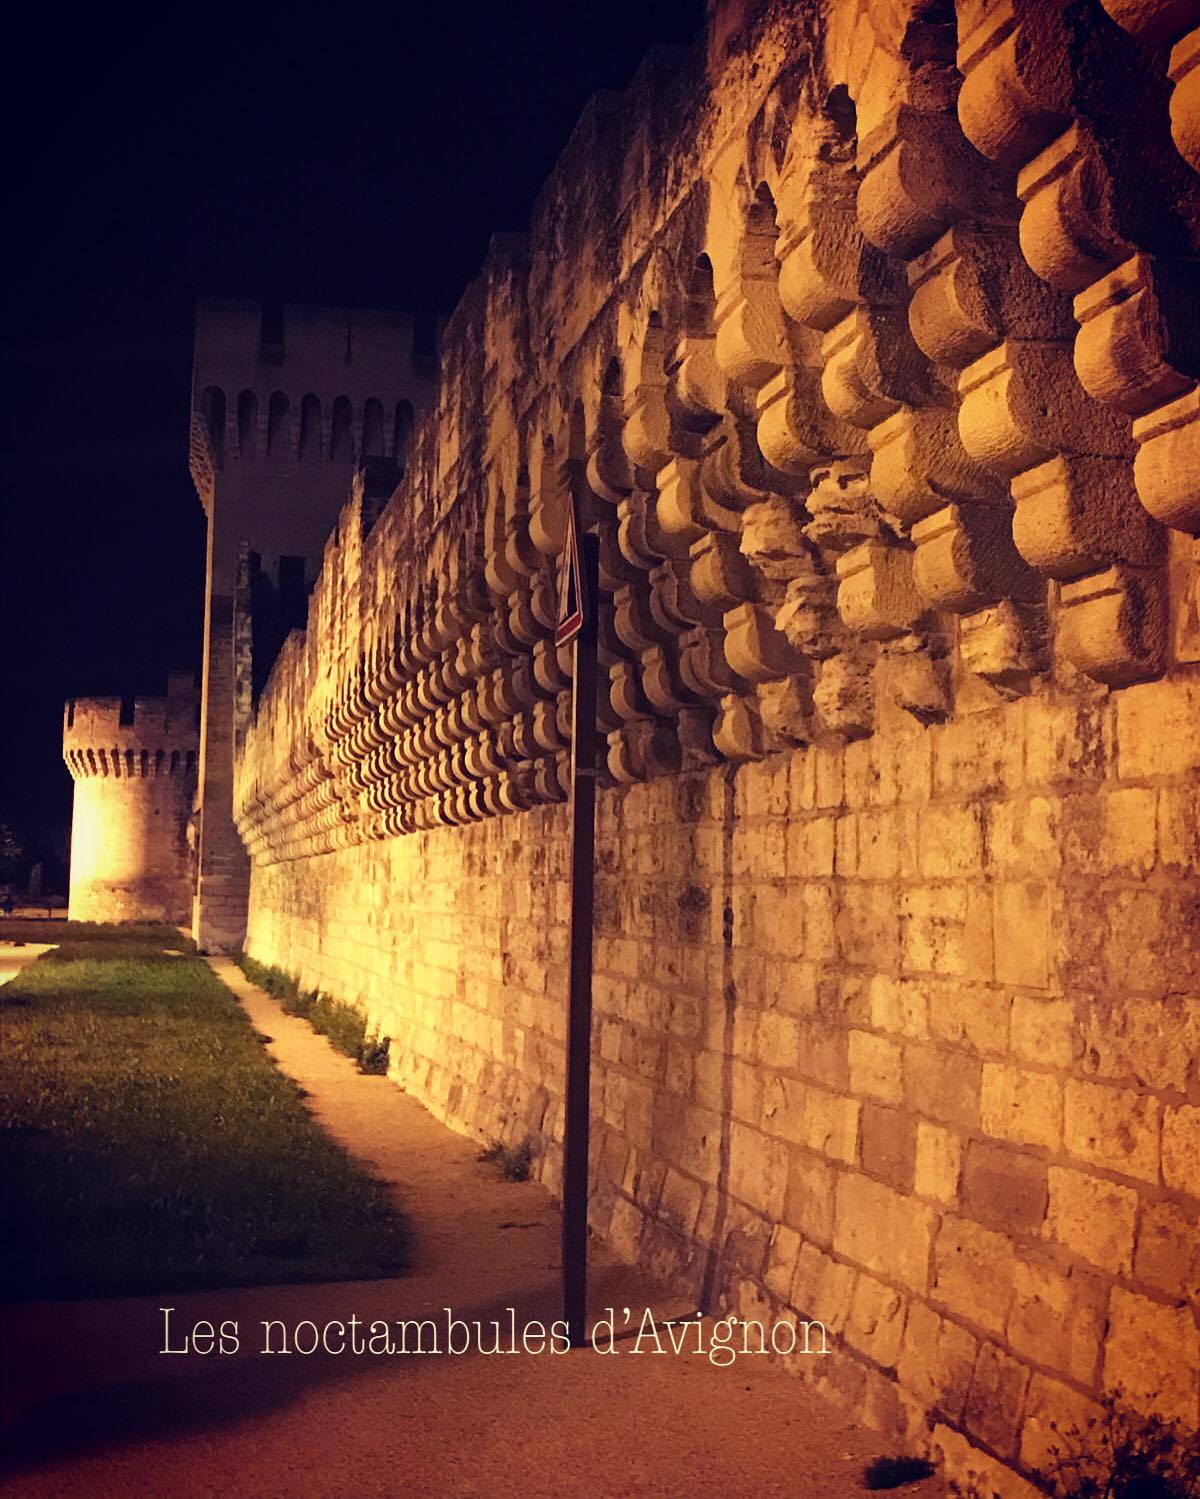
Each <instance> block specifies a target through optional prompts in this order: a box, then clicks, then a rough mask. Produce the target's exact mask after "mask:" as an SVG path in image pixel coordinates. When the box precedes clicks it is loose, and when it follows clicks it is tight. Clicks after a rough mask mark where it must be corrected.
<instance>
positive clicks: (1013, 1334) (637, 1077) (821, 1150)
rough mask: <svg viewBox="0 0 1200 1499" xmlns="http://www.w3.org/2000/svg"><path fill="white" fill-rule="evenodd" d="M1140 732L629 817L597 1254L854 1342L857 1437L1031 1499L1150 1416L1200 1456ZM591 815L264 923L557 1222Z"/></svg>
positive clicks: (606, 992) (694, 796) (718, 785)
mask: <svg viewBox="0 0 1200 1499" xmlns="http://www.w3.org/2000/svg"><path fill="white" fill-rule="evenodd" d="M1129 691H1130V693H1131V694H1133V698H1134V701H1135V702H1137V711H1138V712H1139V713H1140V712H1152V711H1153V712H1158V713H1161V714H1162V715H1164V717H1169V716H1170V715H1172V714H1174V713H1176V712H1178V711H1180V710H1181V709H1184V708H1185V707H1186V705H1187V703H1188V701H1189V699H1191V700H1193V706H1194V696H1195V689H1194V688H1193V687H1192V686H1190V685H1189V684H1186V683H1181V684H1178V685H1176V684H1152V685H1148V686H1144V687H1135V688H1131V689H1129ZM1123 711H1124V709H1123V705H1122V707H1118V706H1117V704H1115V703H1113V702H1112V701H1111V700H1110V701H1109V702H1107V703H1104V704H1101V705H1095V704H1081V703H1078V702H1071V701H1055V700H1054V698H1053V697H1052V696H1051V695H1049V694H1047V695H1046V696H1035V697H1030V698H1028V699H1026V700H1024V701H1020V702H1016V703H1011V704H1005V705H997V706H994V707H992V708H990V709H988V710H984V711H981V712H979V713H976V714H973V715H971V716H969V717H967V718H965V719H963V720H962V721H960V722H956V723H953V724H944V725H933V726H930V727H927V728H922V727H920V726H918V725H914V724H911V723H910V724H904V723H902V722H900V721H897V722H895V723H894V724H893V725H892V726H891V731H890V732H887V733H881V734H877V735H876V736H875V737H874V738H872V739H870V740H861V741H858V742H856V743H854V744H850V745H847V746H845V747H844V748H841V749H832V750H831V749H824V748H809V749H802V750H795V751H793V752H791V753H787V754H780V755H777V756H773V757H769V758H767V759H765V760H763V761H762V762H760V763H753V764H746V765H742V766H740V767H738V768H736V769H735V768H733V767H724V768H720V769H714V770H711V771H708V772H702V773H695V774H692V775H687V776H681V777H677V778H672V779H662V780H656V781H653V782H650V783H647V784H643V785H635V786H629V787H627V788H612V789H610V790H608V791H607V792H605V793H604V794H603V795H602V797H601V802H600V811H599V843H598V861H599V870H600V873H599V878H598V900H597V942H596V963H597V973H596V982H595V993H596V1016H595V1046H596V1058H595V1063H594V1067H595V1072H594V1083H593V1114H594V1119H595V1142H594V1170H595V1174H596V1182H595V1191H594V1196H593V1204H592V1221H593V1227H594V1228H595V1230H596V1231H597V1232H599V1233H600V1234H602V1235H603V1236H604V1237H606V1238H607V1239H609V1240H610V1242H612V1243H613V1244H614V1245H616V1247H617V1248H618V1249H619V1250H620V1251H621V1252H622V1253H623V1254H625V1255H626V1256H628V1257H629V1258H631V1259H639V1260H641V1261H643V1262H644V1263H646V1264H647V1265H648V1266H650V1267H652V1268H653V1269H654V1270H656V1271H657V1272H658V1273H660V1274H664V1275H666V1276H668V1277H669V1278H670V1279H671V1280H672V1281H674V1282H675V1283H677V1284H680V1285H684V1286H686V1287H688V1289H689V1290H692V1291H694V1292H695V1294H696V1295H697V1296H703V1297H705V1299H706V1300H707V1301H708V1302H709V1304H712V1305H715V1304H717V1303H718V1302H719V1303H720V1304H722V1305H724V1306H727V1307H730V1308H734V1309H736V1310H739V1311H740V1312H741V1313H742V1314H743V1315H746V1316H752V1315H761V1314H762V1311H763V1310H764V1309H768V1310H770V1311H771V1312H772V1313H775V1314H779V1315H783V1314H785V1313H787V1312H788V1311H789V1310H790V1311H793V1312H795V1313H798V1314H800V1315H803V1316H806V1317H813V1318H819V1319H821V1320H823V1321H825V1322H826V1323H827V1325H828V1326H829V1328H830V1330H831V1332H832V1333H835V1334H836V1335H837V1337H838V1340H839V1357H838V1358H837V1359H836V1360H830V1361H829V1363H830V1367H829V1368H828V1370H826V1369H822V1371H821V1373H822V1376H823V1377H824V1379H826V1380H828V1381H832V1382H833V1383H834V1384H835V1385H838V1386H841V1387H842V1389H841V1393H842V1394H843V1396H844V1397H845V1398H847V1399H849V1400H851V1401H857V1402H862V1401H868V1402H869V1408H870V1409H871V1410H872V1411H874V1412H875V1413H876V1414H877V1415H878V1417H879V1418H880V1419H881V1420H886V1421H889V1422H896V1423H899V1424H901V1425H904V1426H906V1427H907V1428H908V1430H909V1433H910V1434H911V1435H917V1436H919V1435H920V1433H921V1432H922V1431H923V1430H924V1428H925V1425H926V1423H927V1421H928V1418H929V1417H930V1415H931V1414H938V1415H940V1416H941V1417H942V1418H943V1419H944V1420H946V1421H947V1422H949V1423H950V1424H951V1425H953V1426H954V1427H955V1428H956V1429H958V1430H961V1431H962V1432H963V1433H964V1434H965V1435H966V1436H967V1438H968V1439H969V1440H970V1441H971V1442H972V1443H973V1444H975V1445H977V1446H980V1447H982V1448H983V1449H984V1450H985V1451H987V1452H988V1453H991V1454H993V1455H994V1456H995V1457H996V1458H998V1459H999V1460H1001V1461H1003V1462H1004V1463H1005V1464H1006V1465H1007V1466H1012V1467H1016V1468H1020V1467H1021V1465H1022V1463H1023V1462H1024V1461H1025V1460H1029V1461H1031V1462H1032V1460H1033V1457H1034V1456H1036V1454H1037V1453H1039V1452H1041V1451H1042V1450H1043V1448H1042V1446H1041V1445H1039V1444H1041V1443H1042V1439H1043V1436H1044V1433H1045V1430H1046V1420H1047V1412H1049V1413H1051V1415H1053V1414H1057V1415H1059V1416H1060V1417H1063V1416H1064V1415H1065V1414H1066V1413H1068V1412H1070V1413H1072V1414H1075V1413H1078V1412H1079V1411H1092V1412H1093V1413H1094V1405H1095V1402H1096V1401H1097V1400H1098V1398H1099V1397H1100V1396H1101V1394H1102V1393H1103V1392H1104V1391H1106V1390H1110V1389H1114V1388H1117V1387H1119V1388H1121V1389H1124V1390H1125V1391H1126V1392H1127V1393H1131V1394H1133V1395H1134V1396H1135V1398H1138V1399H1140V1400H1142V1401H1144V1402H1145V1403H1146V1404H1147V1405H1148V1406H1149V1405H1153V1406H1155V1407H1156V1408H1159V1409H1161V1410H1163V1411H1164V1412H1165V1413H1169V1414H1170V1415H1172V1416H1178V1417H1182V1418H1184V1419H1185V1420H1187V1421H1189V1422H1192V1423H1194V1422H1195V1421H1196V1419H1197V1371H1198V1368H1200V1343H1198V1334H1197V1328H1196V1321H1195V1310H1196V1305H1197V1294H1198V1292H1200V1274H1198V1265H1200V1261H1198V1259H1197V1247H1196V1246H1197V1232H1196V1194H1197V1185H1198V1184H1197V1180H1196V1177H1195V1168H1194V1160H1195V1157H1196V1149H1195V1144H1196V1138H1197V1136H1196V1130H1197V1123H1196V1121H1197V1119H1198V1118H1200V1110H1198V1109H1197V1108H1196V1107H1195V1102H1194V1101H1195V1099H1196V1098H1197V1096H1198V1095H1197V1084H1198V1082H1200V1078H1198V1077H1197V1072H1196V1065H1197V1057H1198V1056H1200V954H1198V952H1197V944H1196V940H1195V925H1194V916H1193V915H1192V914H1191V911H1190V904H1191V903H1194V902H1195V900H1196V888H1195V885H1194V883H1192V882H1191V881H1190V880H1189V878H1188V877H1187V876H1186V875H1184V874H1182V873H1181V872H1180V871H1179V870H1178V869H1177V868H1175V867H1174V866H1173V864H1172V862H1171V860H1170V859H1169V858H1164V857H1163V851H1162V848H1161V844H1160V842H1159V840H1160V836H1161V832H1160V830H1161V829H1162V827H1163V826H1164V822H1165V820H1166V819H1167V818H1169V810H1168V809H1169V808H1170V807H1171V806H1172V804H1173V803H1174V802H1175V800H1176V799H1177V797H1178V796H1179V794H1180V793H1179V785H1180V782H1179V780H1178V779H1177V778H1176V777H1168V778H1163V777H1162V776H1159V775H1152V776H1146V775H1145V774H1144V773H1143V772H1144V767H1143V766H1142V765H1141V764H1140V763H1137V762H1136V761H1134V762H1132V763H1131V761H1130V757H1129V756H1128V755H1122V751H1121V741H1120V737H1119V719H1120V717H1121V714H1122V712H1123ZM1051 737H1057V739H1058V742H1059V743H1060V744H1061V745H1062V746H1063V747H1064V749H1063V757H1062V759H1061V760H1060V761H1059V763H1058V764H1051V763H1050V762H1049V761H1048V758H1047V755H1046V746H1047V742H1048V739H1050V738H1051ZM968 741H969V744H968ZM1071 744H1073V745H1074V746H1075V749H1074V751H1070V750H1068V749H1067V748H1066V746H1068V745H1071ZM1197 754H1198V755H1200V751H1197ZM1084 756H1086V759H1087V775H1086V778H1084V777H1080V776H1079V775H1078V774H1077V773H1076V772H1077V770H1078V767H1079V757H1084ZM1073 757H1074V758H1075V761H1076V771H1073V770H1072V765H1071V762H1072V758H1073ZM1001 762H1002V763H1003V766H1004V775H1003V777H998V776H997V774H996V770H997V766H998V765H999V764H1000V763H1001ZM1123 767H1125V769H1124V770H1123ZM1131 797H1139V798H1144V799H1145V801H1146V809H1147V816H1146V819H1145V820H1144V821H1142V820H1139V821H1138V822H1137V823H1135V824H1134V825H1132V826H1130V827H1128V828H1127V829H1126V831H1125V832H1123V833H1122V834H1120V835H1110V834H1109V833H1108V831H1107V830H1108V829H1110V828H1112V827H1113V826H1114V819H1116V821H1117V822H1119V821H1120V811H1119V809H1120V808H1121V807H1122V805H1123V804H1124V803H1125V802H1127V801H1128V800H1129V798H1131ZM564 811H565V809H564V808H562V807H561V806H557V807H543V808H539V809H536V810H532V811H530V812H528V813H526V814H525V815H524V816H523V817H521V818H500V819H488V820H485V821H481V822H479V823H476V824H475V825H473V826H471V827H467V828H445V829H440V830H433V831H429V832H425V833H422V834H419V835H416V836H413V837H408V838H393V839H388V840H381V841H376V842H366V843H363V844H360V845H357V846H354V847H350V848H346V849H343V850H339V851H336V852H331V853H328V854H325V855H322V856H320V857H314V858H311V859H302V860H296V861H291V862H281V863H278V864H272V865H267V866H264V867H262V868H261V869H256V872H255V878H254V881H253V886H252V902H251V911H250V945H251V950H252V951H253V953H254V955H255V956H256V957H258V958H259V959H261V960H263V961H267V962H273V963H277V964H279V965H280V966H281V967H284V968H286V969H287V970H288V971H290V972H292V973H295V974H297V975H298V976H299V978H300V980H301V982H302V983H304V984H305V985H309V986H311V987H314V988H322V989H326V990H328V991H329V992H331V993H334V994H338V995H341V996H343V997H347V998H350V999H352V1000H354V1001H355V1002H356V1003H358V1004H359V1005H361V1006H362V1008H363V1009H364V1010H365V1012H366V1013H367V1014H368V1015H369V1017H370V1019H371V1023H372V1024H373V1025H376V1026H378V1027H379V1028H380V1029H381V1030H382V1031H383V1032H384V1033H386V1034H388V1035H389V1036H391V1037H392V1038H393V1039H392V1056H393V1075H394V1076H395V1077H396V1079H397V1081H399V1082H400V1083H401V1084H402V1085H403V1086H404V1087H405V1088H406V1089H408V1090H409V1091H411V1092H413V1093H415V1094H416V1096H418V1097H420V1098H421V1099H422V1100H423V1101H424V1102H426V1103H427V1104H428V1105H429V1106H430V1107H431V1108H432V1109H433V1110H434V1112H435V1113H436V1114H437V1115H438V1116H439V1117H440V1118H442V1119H444V1120H446V1121H447V1122H449V1123H451V1124H453V1125H455V1126H456V1127H458V1128H460V1129H463V1130H464V1131H467V1132H470V1133H474V1134H478V1135H481V1136H483V1137H491V1136H502V1137H503V1138H505V1139H508V1140H514V1141H515V1140H519V1139H521V1138H523V1137H525V1136H526V1135H528V1136H530V1137H532V1138H533V1139H534V1140H535V1141H536V1142H537V1146H538V1158H537V1170H538V1172H539V1174H541V1175H542V1176H543V1178H544V1179H545V1180H547V1181H548V1182H549V1184H550V1185H551V1186H553V1185H554V1184H555V1178H556V1173H557V1169H558V1154H557V1151H558V1141H559V1111H560V1108H561V1097H562V1082H563V1037H564V1031H563V1026H564V1008H563V996H564V993H565V965H566V956H567V926H566V914H567V910H566V908H567V886H566V871H567V846H566V819H565V815H564ZM881 824H883V825H887V826H888V827H890V828H892V829H893V830H894V832H893V834H892V836H893V837H894V840H895V842H894V849H895V852H894V857H893V858H892V859H891V860H890V861H889V862H887V863H886V864H884V865H880V863H879V862H878V859H877V857H876V855H875V854H874V853H873V852H872V849H873V846H874V841H875V839H876V837H877V836H878V829H879V827H880V825H881ZM963 827H967V828H970V829H976V830H979V838H978V841H976V839H975V837H974V835H968V837H967V838H966V839H965V840H964V839H963V837H962V833H961V829H962V828H963ZM1014 829H1017V830H1021V834H1022V836H1020V837H1017V836H1014V835H1013V832H1012V830H1014ZM1081 829H1090V830H1091V833H1090V835H1089V836H1090V837H1091V839H1092V841H1093V843H1094V844H1095V846H1096V853H1095V854H1094V856H1089V860H1088V867H1087V868H1086V869H1084V868H1081V867H1080V866H1079V863H1078V860H1077V858H1076V854H1075V853H1074V852H1073V850H1077V848H1078V844H1077V842H1076V840H1077V839H1078V838H1079V836H1080V830H1081ZM1147 839H1148V840H1149V850H1150V851H1149V854H1148V856H1147V855H1146V854H1145V852H1144V851H1145V849H1146V846H1147ZM964 841H965V842H966V844H967V846H968V847H970V848H972V849H974V850H975V855H974V856H973V858H972V860H971V861H969V867H963V868H960V869H958V870H956V871H955V872H954V873H952V874H947V873H946V872H945V870H946V865H947V863H948V862H953V861H954V860H956V859H958V860H961V859H962V858H963V845H964ZM1101 848H1103V850H1104V851H1103V852H1102V853H1101V852H1100V849H1101ZM1134 850H1139V851H1141V852H1140V853H1139V858H1141V859H1142V863H1143V865H1144V866H1146V867H1139V868H1138V870H1137V871H1136V872H1135V873H1131V871H1130V857H1131V854H1132V852H1133V851H1134ZM1131 905H1132V906H1134V907H1135V908H1136V910H1137V912H1138V915H1137V918H1136V920H1134V921H1131V920H1130V916H1129V911H1130V907H1131ZM1017 955H1019V962H1018V961H1017ZM1189 1100H1191V1102H1189ZM1189 1140H1190V1141H1191V1142H1192V1145H1191V1147H1190V1148H1189V1147H1188V1144H1187V1142H1188V1141H1189ZM835 1393H836V1391H835Z"/></svg>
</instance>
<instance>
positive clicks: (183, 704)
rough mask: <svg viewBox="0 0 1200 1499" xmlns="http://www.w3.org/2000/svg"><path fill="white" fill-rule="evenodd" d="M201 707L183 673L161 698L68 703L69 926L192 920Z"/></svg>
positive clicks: (65, 747) (65, 752)
mask: <svg viewBox="0 0 1200 1499" xmlns="http://www.w3.org/2000/svg"><path fill="white" fill-rule="evenodd" d="M199 704H200V700H199V694H198V693H197V691H196V688H195V685H194V684H193V681H192V676H191V673H190V672H185V673H178V674H172V676H171V679H170V683H169V686H168V690H167V696H166V697H165V698H136V699H131V700H130V701H128V702H127V703H122V701H121V699H120V698H73V699H72V700H71V701H70V702H68V704H67V707H66V711H65V714H64V723H63V757H64V759H65V760H66V762H67V768H68V770H69V771H70V772H71V776H72V778H73V779H74V782H75V796H74V806H73V811H72V817H71V893H70V907H69V912H68V914H69V916H70V918H71V920H72V921H101V922H119V921H167V922H171V923H174V924H178V923H181V922H184V921H189V920H190V919H191V902H192V858H191V853H190V849H189V846H188V822H189V819H190V817H191V814H192V801H193V798H194V796H195V790H196V750H197V744H198V732H199V729H198V725H199Z"/></svg>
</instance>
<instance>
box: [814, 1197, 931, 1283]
mask: <svg viewBox="0 0 1200 1499" xmlns="http://www.w3.org/2000/svg"><path fill="white" fill-rule="evenodd" d="M935 1221H936V1215H935V1214H934V1212H933V1210H932V1209H931V1208H928V1207H926V1206H925V1205H924V1204H922V1203H919V1202H916V1201H914V1199H913V1198H911V1197H905V1196H902V1195H901V1194H900V1193H898V1192H895V1191H893V1190H892V1189H891V1188H890V1187H886V1186H884V1185H883V1184H882V1183H881V1182H877V1181H872V1180H871V1178H870V1177H866V1176H860V1175H859V1174H858V1173H857V1172H852V1171H850V1172H845V1173H843V1174H842V1175H841V1176H840V1177H839V1178H838V1182H837V1186H836V1188H835V1206H834V1223H833V1247H834V1250H835V1251H836V1252H837V1253H838V1254H842V1255H845V1256H846V1258H847V1259H851V1260H854V1261H856V1262H857V1263H858V1264H860V1265H863V1266H865V1267H866V1269H868V1270H874V1271H875V1272H876V1273H877V1274H879V1275H883V1276H886V1277H887V1278H888V1279H890V1280H895V1281H899V1282H900V1283H901V1285H904V1286H907V1287H909V1288H910V1289H911V1290H914V1291H918V1292H923V1291H924V1290H925V1288H926V1286H927V1285H928V1283H929V1250H930V1245H931V1244H932V1242H933V1231H934V1225H935Z"/></svg>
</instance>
